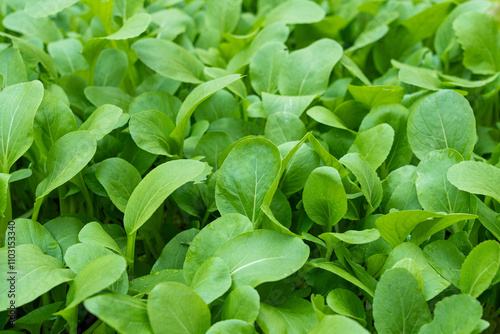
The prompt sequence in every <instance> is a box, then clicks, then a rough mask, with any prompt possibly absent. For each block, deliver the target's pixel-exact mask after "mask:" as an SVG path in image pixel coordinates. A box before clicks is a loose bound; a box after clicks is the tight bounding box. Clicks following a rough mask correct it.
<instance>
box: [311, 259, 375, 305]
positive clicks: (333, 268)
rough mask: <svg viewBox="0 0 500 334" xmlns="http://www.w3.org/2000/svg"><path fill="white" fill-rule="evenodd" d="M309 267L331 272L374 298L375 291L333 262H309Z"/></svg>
mask: <svg viewBox="0 0 500 334" xmlns="http://www.w3.org/2000/svg"><path fill="white" fill-rule="evenodd" d="M308 264H309V265H311V266H313V267H316V268H321V269H323V270H326V271H329V272H331V273H333V274H335V275H336V276H340V277H342V278H343V279H345V280H346V281H348V282H350V283H352V284H354V285H355V286H357V287H359V288H360V289H361V290H363V291H365V292H366V293H367V294H368V295H369V296H372V297H373V293H374V292H373V290H372V289H371V288H370V287H368V286H366V285H365V284H364V283H363V282H361V281H360V280H359V279H358V278H356V277H355V276H354V275H352V274H350V273H349V272H347V271H346V270H345V269H343V268H341V267H340V266H339V265H337V264H335V263H333V262H319V261H318V262H308Z"/></svg>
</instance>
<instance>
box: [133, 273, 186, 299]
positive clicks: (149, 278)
mask: <svg viewBox="0 0 500 334" xmlns="http://www.w3.org/2000/svg"><path fill="white" fill-rule="evenodd" d="M163 282H178V283H182V284H185V283H186V282H185V281H184V277H183V275H182V270H178V269H165V270H160V271H157V272H155V273H154V274H149V275H144V276H141V277H137V278H134V279H133V280H131V281H130V291H131V292H133V293H137V294H143V293H146V294H149V293H151V291H152V290H153V289H154V287H155V286H157V285H158V284H160V283H163Z"/></svg>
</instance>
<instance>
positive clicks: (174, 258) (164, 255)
mask: <svg viewBox="0 0 500 334" xmlns="http://www.w3.org/2000/svg"><path fill="white" fill-rule="evenodd" d="M199 232H200V231H199V230H197V229H195V228H191V229H189V230H186V231H182V232H180V233H178V234H177V235H176V236H175V237H173V238H172V239H171V240H170V241H169V242H168V243H167V244H166V245H165V247H164V248H163V250H162V251H161V254H160V256H159V257H158V259H157V260H156V262H155V264H154V265H153V268H152V269H151V273H155V272H157V271H161V270H165V269H182V268H183V265H184V261H185V260H186V254H187V251H188V249H189V246H190V245H191V243H192V242H193V239H194V237H196V235H197V234H198V233H199Z"/></svg>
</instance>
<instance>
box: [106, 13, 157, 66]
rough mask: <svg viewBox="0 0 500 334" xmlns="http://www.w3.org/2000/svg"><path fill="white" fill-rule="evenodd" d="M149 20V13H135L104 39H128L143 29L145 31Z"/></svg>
mask: <svg viewBox="0 0 500 334" xmlns="http://www.w3.org/2000/svg"><path fill="white" fill-rule="evenodd" d="M150 22H151V15H149V14H147V13H139V14H136V15H134V16H132V17H130V18H129V19H128V20H127V21H125V23H124V24H123V26H122V27H121V28H120V29H119V30H118V31H117V32H115V33H113V34H111V35H109V36H106V39H110V40H123V39H130V38H134V37H137V36H139V35H140V34H142V33H143V32H144V31H146V29H147V28H148V26H149V23H150ZM134 50H135V49H134ZM141 60H142V59H141ZM145 62H147V61H145Z"/></svg>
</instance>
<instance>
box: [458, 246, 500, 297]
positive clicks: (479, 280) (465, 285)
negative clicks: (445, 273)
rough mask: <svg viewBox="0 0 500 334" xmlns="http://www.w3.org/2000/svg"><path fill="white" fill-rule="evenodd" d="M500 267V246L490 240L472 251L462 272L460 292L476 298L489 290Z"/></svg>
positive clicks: (463, 265)
mask: <svg viewBox="0 0 500 334" xmlns="http://www.w3.org/2000/svg"><path fill="white" fill-rule="evenodd" d="M499 266H500V246H499V245H498V242H497V241H494V240H488V241H484V242H482V243H480V244H479V245H477V246H476V247H474V248H473V249H472V251H471V252H470V253H469V255H468V256H467V257H466V258H465V261H464V263H463V264H462V271H461V272H460V290H461V291H462V293H465V294H469V295H471V296H472V297H474V298H477V297H479V296H480V295H481V294H482V293H483V292H484V291H485V290H486V289H488V288H489V286H490V284H491V281H492V280H493V278H494V277H495V275H496V273H497V271H498V268H499Z"/></svg>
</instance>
